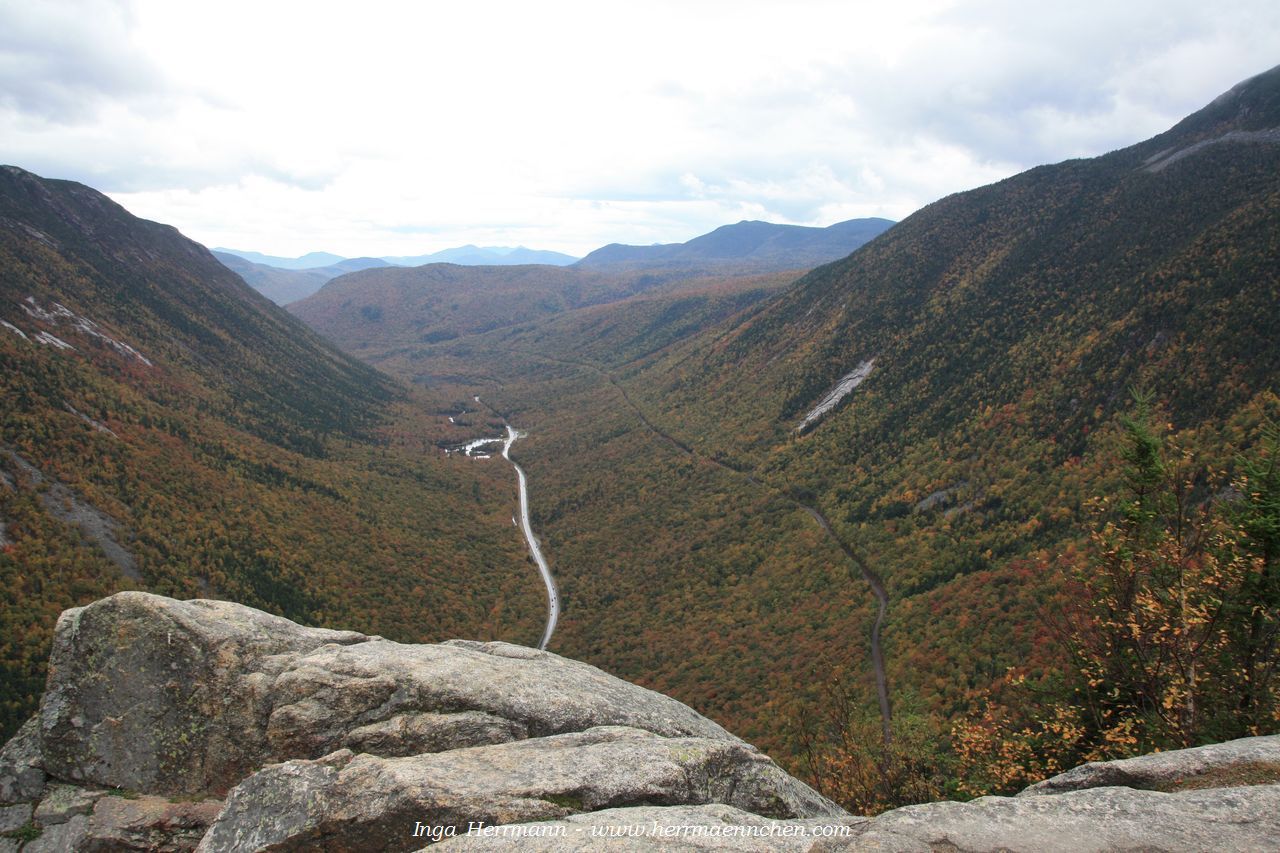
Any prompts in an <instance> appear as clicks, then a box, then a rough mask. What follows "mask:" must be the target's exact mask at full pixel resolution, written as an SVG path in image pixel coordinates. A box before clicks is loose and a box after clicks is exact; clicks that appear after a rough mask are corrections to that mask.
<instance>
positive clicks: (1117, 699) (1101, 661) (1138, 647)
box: [953, 395, 1280, 794]
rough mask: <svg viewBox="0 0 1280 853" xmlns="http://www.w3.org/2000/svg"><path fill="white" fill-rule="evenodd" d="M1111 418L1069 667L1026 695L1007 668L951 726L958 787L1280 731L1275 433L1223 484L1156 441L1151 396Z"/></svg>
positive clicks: (1069, 614)
mask: <svg viewBox="0 0 1280 853" xmlns="http://www.w3.org/2000/svg"><path fill="white" fill-rule="evenodd" d="M1121 425H1122V427H1123V430H1124V435H1125V444H1124V450H1123V452H1122V460H1123V463H1124V489H1125V491H1124V494H1123V495H1122V496H1119V497H1117V498H1102V499H1100V500H1099V501H1098V502H1097V510H1098V512H1099V514H1100V515H1101V517H1102V518H1103V522H1102V524H1101V526H1100V527H1099V528H1098V529H1097V530H1096V531H1095V532H1094V533H1093V535H1092V547H1091V549H1090V551H1089V553H1088V556H1087V558H1086V559H1084V560H1083V561H1080V562H1077V563H1076V564H1075V565H1074V566H1073V567H1072V569H1071V579H1070V586H1071V587H1072V588H1073V592H1074V595H1072V596H1070V598H1069V600H1073V601H1075V602H1076V604H1075V605H1074V606H1072V607H1068V608H1067V610H1066V612H1065V613H1063V614H1061V617H1060V619H1059V634H1060V637H1061V639H1062V640H1063V642H1064V643H1065V645H1066V647H1067V649H1068V652H1069V658H1070V661H1071V668H1070V669H1069V671H1068V672H1067V673H1066V674H1065V676H1064V678H1063V680H1062V681H1061V683H1060V685H1059V689H1058V690H1057V691H1044V690H1043V688H1042V689H1041V690H1042V692H1041V693H1040V695H1036V693H1035V691H1034V690H1033V689H1032V688H1031V686H1030V685H1029V684H1028V682H1027V681H1026V680H1025V678H1023V677H1022V676H1021V675H1020V674H1018V673H1016V672H1011V673H1010V676H1009V678H1008V679H1007V681H1006V684H1005V685H1004V687H1005V688H1006V689H1004V690H1002V691H1000V694H1001V695H1000V696H999V698H997V697H995V696H988V697H987V701H985V703H983V704H982V706H981V707H979V708H978V709H977V710H976V711H975V712H974V713H973V714H971V715H970V716H969V717H968V718H966V719H965V720H964V721H962V722H961V723H959V724H958V725H957V726H956V727H955V729H954V731H953V745H954V747H955V750H956V753H957V757H958V760H959V764H960V767H961V776H962V778H963V780H964V781H962V783H961V788H962V790H963V791H964V792H966V793H971V794H979V793H986V792H992V791H1008V790H1013V789H1016V788H1017V787H1020V786H1021V785H1023V784H1026V783H1027V782H1030V781H1035V780H1036V779H1039V778H1043V777H1044V776H1045V775H1050V774H1052V773H1055V772H1059V771H1061V770H1064V769H1066V768H1068V767H1070V766H1072V765H1073V764H1076V763H1079V762H1082V761H1089V760H1099V759H1107V758H1119V757H1125V756H1128V755H1133V754H1137V753H1141V752H1148V751H1152V750H1158V749H1173V748H1181V747H1188V746H1195V745H1197V744H1201V743H1207V742H1212V741H1217V740H1224V739H1229V738H1234V737H1242V736H1246V735H1255V734H1264V733H1268V732H1270V731H1274V730H1276V728H1277V727H1278V726H1280V682H1278V681H1277V680H1276V678H1275V674H1276V667H1277V651H1278V649H1277V640H1278V639H1280V575H1278V572H1277V568H1276V560H1277V554H1280V470H1277V465H1276V457H1277V451H1278V448H1280V430H1277V427H1276V425H1275V424H1274V423H1271V422H1267V423H1265V424H1264V426H1263V427H1262V430H1261V432H1262V435H1261V436H1260V440H1259V441H1258V443H1257V446H1256V449H1255V451H1254V452H1253V453H1252V454H1251V455H1250V456H1249V457H1248V458H1246V459H1242V460H1240V461H1239V464H1238V466H1237V468H1238V475H1237V477H1236V479H1235V480H1234V482H1231V483H1230V484H1229V485H1228V484H1225V483H1223V482H1222V480H1223V476H1224V475H1223V474H1222V473H1221V472H1220V471H1217V470H1215V469H1213V468H1212V467H1208V468H1206V467H1202V466H1200V465H1198V464H1197V463H1196V460H1195V459H1194V457H1193V456H1192V455H1191V453H1190V452H1189V451H1187V450H1185V449H1183V448H1181V447H1179V446H1178V445H1177V444H1176V443H1174V442H1169V441H1166V440H1164V439H1163V438H1162V436H1161V431H1160V429H1159V427H1158V426H1157V425H1156V423H1155V418H1154V417H1153V415H1152V411H1151V401H1150V397H1149V396H1144V395H1137V402H1136V407H1135V412H1134V414H1132V415H1130V416H1128V417H1125V418H1123V419H1122V420H1121ZM1046 615H1047V616H1048V617H1049V618H1054V615H1053V614H1046ZM1055 693H1056V694H1057V695H1054V694H1055Z"/></svg>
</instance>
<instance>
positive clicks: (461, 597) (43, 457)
mask: <svg viewBox="0 0 1280 853" xmlns="http://www.w3.org/2000/svg"><path fill="white" fill-rule="evenodd" d="M0 389H2V392H3V399H4V406H3V409H0V590H2V591H3V596H4V598H3V603H2V606H0V635H2V636H3V637H4V638H5V642H4V644H3V646H0V729H3V730H5V731H7V730H9V729H10V728H12V727H13V726H15V725H16V724H17V723H20V722H21V721H22V719H24V718H25V715H27V714H29V713H30V711H31V709H32V702H33V701H34V699H35V697H36V696H38V694H39V691H40V688H41V685H42V684H43V670H42V667H43V660H44V656H45V655H46V654H47V651H48V649H47V643H48V640H49V637H50V635H51V631H52V628H53V620H54V619H55V618H56V616H57V614H58V612H60V611H61V610H62V609H64V608H66V607H68V606H72V605H75V604H78V603H82V602H84V601H86V600H89V599H92V598H95V597H98V596H100V595H102V594H103V593H106V592H110V591H114V590H117V589H122V588H142V589H147V590H152V591H156V592H163V593H168V594H172V595H181V596H192V595H204V596H211V597H226V598H231V599H234V600H238V601H243V602H246V603H251V604H254V605H256V606H260V607H265V608H267V609H270V610H273V611H275V612H279V613H283V614H285V615H288V616H290V617H291V618H295V619H301V620H304V621H313V620H314V621H318V620H325V621H329V622H333V623H341V624H350V625H361V626H364V627H365V628H366V629H367V630H370V631H376V632H379V633H383V634H386V635H388V636H398V637H402V638H405V639H410V638H424V639H425V638H437V639H440V638H446V637H452V636H489V637H504V638H509V639H516V640H523V641H526V642H528V641H531V640H532V639H533V638H535V637H536V632H537V630H538V628H539V625H540V619H541V616H542V613H541V603H540V599H539V594H540V589H539V587H538V585H537V577H536V574H534V573H533V572H532V571H530V570H528V569H527V568H526V564H525V562H524V554H523V547H522V544H521V542H520V540H519V538H518V536H517V535H516V534H515V533H514V532H513V531H512V529H511V527H510V522H509V518H508V517H509V515H510V509H511V506H512V505H513V503H514V497H515V495H514V489H513V486H512V483H511V480H510V476H509V472H508V471H499V470H497V469H496V468H495V469H486V468H484V467H483V466H475V465H471V466H467V465H455V464H452V463H449V462H447V461H446V460H445V459H444V458H443V457H442V456H441V455H440V454H439V452H438V451H437V450H436V448H435V447H434V441H435V440H444V439H446V438H448V437H450V435H451V433H450V430H454V431H456V434H457V435H461V433H462V429H463V427H461V426H451V425H449V423H448V422H447V419H446V418H445V417H444V416H443V415H442V414H440V415H428V414H427V412H426V410H425V407H426V406H427V405H429V404H430V405H436V406H437V407H438V408H451V409H453V407H452V406H451V405H450V404H449V402H448V401H436V402H435V403H431V401H427V400H425V399H424V398H423V397H422V395H421V393H420V392H417V391H413V392H411V391H410V390H409V389H407V388H405V387H404V386H402V385H400V384H399V383H398V382H396V381H394V380H392V379H390V378H389V377H387V376H385V375H383V374H379V373H378V372H376V371H374V370H373V369H371V368H369V367H367V366H365V365H363V364H361V363H359V362H357V361H355V360H353V359H351V358H350V357H349V356H346V355H343V354H342V353H340V352H339V351H337V350H336V349H334V348H333V347H332V346H331V345H329V344H327V343H325V342H324V341H322V340H321V339H320V338H318V337H317V336H316V335H315V334H314V333H313V332H311V331H310V330H308V329H306V328H305V327H303V326H302V325H301V324H299V323H298V322H297V321H295V320H294V319H293V318H292V317H290V316H289V315H288V314H286V313H285V312H283V311H282V310H280V309H278V308H277V307H275V306H274V305H272V304H271V303H270V302H268V301H267V300H266V299H265V298H264V297H262V296H260V295H258V294H257V293H255V292H254V291H253V290H251V289H250V288H249V287H248V286H247V285H245V283H244V282H243V281H242V280H241V279H240V278H239V277H238V276H236V275H235V274H233V273H231V272H230V271H229V270H227V269H226V268H225V267H223V266H222V265H221V264H219V263H218V262H217V261H216V260H215V259H214V258H213V256H212V255H211V254H210V253H209V252H208V251H207V250H205V249H204V248H203V247H201V246H199V245H197V244H195V243H193V242H191V241H190V240H187V239H186V238H184V237H182V236H181V235H180V234H179V233H178V232H177V231H176V230H174V229H173V228H170V227H168V226H163V225H159V224H156V223H153V222H147V221H144V220H140V219H136V218H134V217H133V216H131V215H129V214H128V213H127V212H126V211H125V210H124V209H123V208H121V207H119V206H118V205H116V204H115V203H113V202H112V201H110V200H109V199H107V198H106V197H105V196H103V195H101V194H99V193H97V192H95V191H94V190H91V189H89V188H88V187H85V186H82V185H79V184H75V183H71V182H66V181H52V180H44V179H41V178H38V177H36V176H34V175H31V174H29V173H27V172H24V171H22V170H21V169H18V168H15V167H3V168H0ZM453 410H455V411H456V409H453ZM472 417H473V418H474V416H472ZM459 420H463V419H461V418H459Z"/></svg>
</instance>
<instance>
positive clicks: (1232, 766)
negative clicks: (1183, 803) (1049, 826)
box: [1018, 735, 1280, 797]
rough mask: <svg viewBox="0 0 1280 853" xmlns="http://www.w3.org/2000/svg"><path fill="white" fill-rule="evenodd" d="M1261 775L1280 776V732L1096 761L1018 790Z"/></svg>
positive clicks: (1238, 780) (1184, 783) (1152, 785)
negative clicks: (1116, 759) (1115, 759)
mask: <svg viewBox="0 0 1280 853" xmlns="http://www.w3.org/2000/svg"><path fill="white" fill-rule="evenodd" d="M1259 781H1270V782H1275V781H1280V735H1269V736H1265V737H1247V738H1241V739H1239V740H1232V741H1227V742H1226V743H1215V744H1210V745H1208V746H1197V747H1192V748H1191V749H1176V750H1170V751H1169V752H1156V753H1152V754H1150V755H1140V756H1138V757H1137V758H1125V759H1122V760H1119V761H1093V762H1090V763H1088V764H1082V765H1080V766H1079V767H1076V768H1074V769H1071V770H1068V771H1067V772H1065V773H1059V774H1058V775H1057V776H1054V777H1052V778H1050V779H1046V780H1044V781H1043V782H1037V783H1036V784H1034V785H1031V786H1030V787H1028V788H1026V789H1025V790H1023V791H1022V792H1021V793H1019V794H1018V796H1020V797H1023V796H1036V795H1040V794H1060V793H1062V792H1064V791H1080V790H1084V789H1086V788H1104V787H1108V786H1112V785H1124V786H1125V787H1129V788H1142V789H1146V790H1151V791H1177V790H1185V789H1189V788H1217V787H1228V786H1232V785H1248V784H1254V783H1256V782H1259Z"/></svg>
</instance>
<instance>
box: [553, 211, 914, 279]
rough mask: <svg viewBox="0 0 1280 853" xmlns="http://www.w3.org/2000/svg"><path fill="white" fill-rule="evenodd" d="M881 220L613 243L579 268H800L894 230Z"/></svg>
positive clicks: (749, 225) (752, 225) (744, 225)
mask: <svg viewBox="0 0 1280 853" xmlns="http://www.w3.org/2000/svg"><path fill="white" fill-rule="evenodd" d="M893 224H894V223H893V222H892V220H889V219H880V218H874V217H873V218H868V219H850V220H846V221H844V222H837V223H835V224H834V225H829V226H827V227H826V228H812V227H808V226H804V225H779V224H776V223H773V222H761V221H759V220H744V221H742V222H738V223H736V224H734V225H723V226H721V227H720V228H717V229H716V230H714V231H712V232H710V233H709V234H703V235H701V236H700V237H694V238H693V239H692V240H689V241H687V242H685V243H659V244H656V245H653V246H628V245H624V244H621V243H611V244H609V245H608V246H604V247H602V248H599V249H596V250H595V251H594V252H591V253H590V254H588V255H587V256H586V257H585V258H583V259H582V260H581V261H578V266H582V267H593V268H598V267H638V266H670V265H684V264H703V263H706V262H709V261H721V262H723V261H736V262H742V263H748V264H751V265H753V266H756V267H757V268H760V269H765V268H768V269H799V268H808V267H815V266H818V265H820V264H824V263H829V262H830V261H835V260H839V259H840V258H843V257H845V256H846V255H848V254H849V253H850V252H853V251H854V250H855V249H858V248H859V247H861V246H862V245H863V244H864V243H867V242H869V241H870V240H872V239H873V238H875V237H878V236H879V235H880V234H883V233H884V232H885V231H887V230H889V228H890V227H892V226H893Z"/></svg>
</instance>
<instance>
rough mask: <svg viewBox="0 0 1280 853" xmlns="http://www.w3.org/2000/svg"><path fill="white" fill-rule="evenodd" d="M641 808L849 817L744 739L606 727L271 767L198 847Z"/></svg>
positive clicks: (285, 844)
mask: <svg viewBox="0 0 1280 853" xmlns="http://www.w3.org/2000/svg"><path fill="white" fill-rule="evenodd" d="M369 792H377V793H376V796H370V795H369ZM640 803H643V804H648V805H660V806H669V805H678V804H687V803H725V804H728V805H732V806H737V807H739V808H741V809H743V810H746V811H749V812H752V813H755V814H760V815H767V816H771V817H811V816H815V815H842V814H844V813H843V811H841V810H840V809H839V808H837V807H835V806H834V805H832V804H831V803H830V802H828V801H827V800H825V799H824V798H822V797H820V796H819V795H817V794H816V793H814V792H813V790H811V789H810V788H809V787H808V786H806V785H804V784H802V783H800V782H798V781H796V780H795V779H793V778H791V777H790V776H788V775H787V774H786V773H784V772H783V771H782V770H781V769H779V768H778V767H777V765H775V764H774V763H773V762H772V761H770V760H769V759H768V758H766V757H765V756H763V755H761V754H760V753H759V752H757V751H756V750H754V749H752V748H751V747H749V746H746V745H745V744H740V743H733V742H729V741H725V740H713V739H710V738H698V737H672V738H668V737H662V736H660V735H655V734H653V733H651V732H646V731H641V730H639V729H632V728H627V727H624V726H604V727H599V728H593V729H589V730H587V731H585V732H575V733H572V734H563V735H553V736H549V737H543V738H535V739H532V740H525V741H520V742H517V743H506V744H495V745H492V746H481V747H474V748H470V749H457V750H453V751H450V752H446V753H436V754H424V755H416V756H411V757H406V758H379V757H377V756H372V755H354V754H352V753H351V752H350V751H347V750H343V751H340V752H336V753H333V754H332V755H329V756H326V757H325V758H322V759H320V760H319V761H290V762H286V763H284V764H278V765H275V766H272V767H268V768H266V769H265V770H263V771H261V772H260V773H256V774H254V775H253V776H251V777H249V779H247V780H245V781H244V782H243V783H241V784H240V785H239V786H237V787H236V788H235V790H233V791H232V792H231V794H230V796H229V797H228V798H227V805H226V808H225V810H224V811H223V813H222V816H221V817H219V818H218V821H217V822H216V823H215V824H214V825H213V827H212V828H211V829H210V830H209V834H208V835H207V836H205V840H204V843H203V844H202V845H201V848H200V849H201V850H203V851H210V852H211V853H212V851H218V850H258V849H271V850H299V851H302V850H312V849H316V848H317V847H318V846H329V847H331V848H333V849H343V850H346V849H351V850H355V849H362V850H365V849H367V850H413V849H415V848H417V847H418V846H420V845H421V843H422V842H421V841H419V840H416V839H418V838H419V837H420V836H415V835H414V830H415V828H416V827H432V828H434V831H436V832H437V833H439V832H443V831H445V830H444V828H451V829H452V832H454V833H465V832H466V831H467V829H468V828H469V827H471V826H473V825H476V824H494V825H497V824H508V823H513V822H522V821H530V820H542V819H547V818H561V817H565V816H568V815H571V814H575V813H579V812H592V811H598V810H600V809H608V808H612V807H615V806H625V805H633V804H640Z"/></svg>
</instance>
